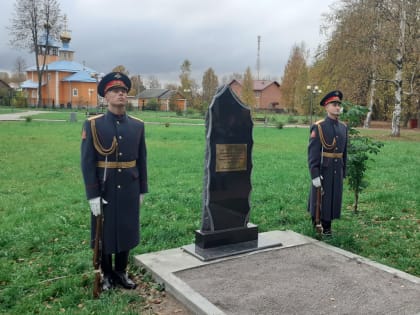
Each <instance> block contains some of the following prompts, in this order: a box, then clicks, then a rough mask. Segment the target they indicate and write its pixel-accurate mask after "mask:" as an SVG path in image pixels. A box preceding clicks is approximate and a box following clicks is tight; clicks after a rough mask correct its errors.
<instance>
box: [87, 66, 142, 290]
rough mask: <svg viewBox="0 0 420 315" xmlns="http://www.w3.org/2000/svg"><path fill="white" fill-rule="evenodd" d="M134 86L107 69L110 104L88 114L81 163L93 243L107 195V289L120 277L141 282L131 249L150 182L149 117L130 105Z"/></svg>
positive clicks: (104, 85)
mask: <svg viewBox="0 0 420 315" xmlns="http://www.w3.org/2000/svg"><path fill="white" fill-rule="evenodd" d="M130 87H131V82H130V80H129V78H128V77H127V76H126V75H124V74H123V73H119V72H112V73H109V74H108V75H106V76H105V77H104V78H103V79H102V80H101V81H100V83H99V85H98V94H99V95H101V96H102V97H105V99H106V101H107V103H108V110H107V112H106V113H105V114H101V115H97V116H94V117H91V118H89V119H88V120H86V122H85V123H84V126H83V131H82V143H81V167H82V173H83V178H84V183H85V190H86V196H87V199H88V200H89V204H90V208H91V212H92V215H91V240H92V242H91V244H92V247H93V240H94V238H95V230H96V216H97V215H98V214H99V213H100V211H101V206H100V201H101V199H100V198H102V201H103V212H102V214H103V217H104V221H103V235H102V260H101V269H102V272H103V281H102V289H103V290H109V289H111V288H113V287H114V284H116V283H117V284H120V285H122V286H123V287H124V288H127V289H134V288H135V287H136V284H135V283H134V282H133V281H132V280H131V279H130V278H129V277H128V275H127V272H126V268H127V264H128V257H129V251H130V249H132V248H134V247H135V246H137V245H138V243H139V240H140V224H139V223H140V206H141V203H142V201H143V197H144V194H145V193H146V192H147V189H148V187H147V166H146V143H145V135H144V123H143V121H141V120H139V119H137V118H134V117H131V116H129V115H127V113H126V109H125V106H126V103H127V93H128V91H129V90H130ZM113 254H114V256H115V266H114V268H113V264H112V256H113Z"/></svg>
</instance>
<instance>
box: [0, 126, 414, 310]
mask: <svg viewBox="0 0 420 315" xmlns="http://www.w3.org/2000/svg"><path fill="white" fill-rule="evenodd" d="M81 125H82V122H81V121H80V120H79V122H77V123H70V122H40V121H32V122H25V121H20V122H1V123H0V135H1V141H0V152H1V154H0V162H1V169H0V216H1V220H0V313H7V314H26V313H28V314H29V313H31V314H32V313H41V314H58V313H68V314H75V313H77V314H100V313H106V314H122V313H126V314H130V313H133V314H134V313H136V309H137V307H139V305H142V303H144V301H143V300H142V298H141V297H139V296H136V295H133V294H127V293H126V292H125V291H124V292H122V291H118V290H117V291H115V292H112V293H111V294H106V295H103V296H102V297H101V299H100V300H92V298H91V290H92V281H93V272H92V262H91V259H92V252H91V250H90V249H89V246H88V244H89V236H90V232H89V229H90V222H89V218H90V216H89V207H88V203H87V201H86V198H85V193H84V188H83V183H82V176H81V172H80V157H79V154H80V153H79V149H80V140H81V139H80V138H81ZM363 133H365V134H368V135H371V136H373V137H375V138H378V139H381V140H382V141H383V142H384V143H385V146H384V147H383V148H382V150H381V152H380V154H379V155H377V156H374V157H373V158H374V161H370V162H369V169H368V172H367V180H368V182H369V187H368V188H367V189H366V190H365V191H364V192H363V193H362V194H361V196H360V205H359V210H360V212H359V214H357V215H355V214H353V212H352V203H353V194H352V192H351V191H349V190H348V186H347V185H346V188H345V193H344V202H343V213H342V219H341V220H337V221H334V224H333V229H334V232H335V233H334V237H333V238H331V239H329V240H326V242H328V243H330V244H332V245H335V246H338V247H341V248H343V249H346V250H349V251H351V252H354V253H356V254H359V255H362V256H364V257H368V258H370V259H373V260H375V261H378V262H381V263H383V264H386V265H389V266H392V267H394V268H398V269H400V270H402V271H405V272H408V273H410V274H413V275H416V276H420V233H419V232H420V193H419V191H420V171H419V168H420V133H419V131H418V130H417V131H403V134H402V136H401V137H400V138H397V139H395V138H390V137H388V134H389V130H369V131H363ZM146 141H147V146H148V161H149V163H148V170H149V190H150V193H149V194H147V195H146V198H145V204H144V206H143V207H142V209H141V222H142V239H141V244H140V245H139V246H138V247H137V248H136V249H135V250H133V254H141V253H146V252H151V251H158V250H162V249H168V248H174V247H179V246H182V245H185V244H189V243H192V242H193V239H194V230H195V229H198V228H199V227H200V221H201V207H202V203H201V196H202V186H203V170H204V169H203V167H204V166H203V161H204V146H205V138H204V126H202V125H201V124H199V125H192V126H190V125H188V126H187V125H185V126H184V125H175V124H170V125H169V126H168V127H166V126H165V125H164V124H148V123H147V120H146ZM307 142H308V129H307V128H284V129H276V128H264V127H262V126H258V127H255V128H254V149H253V171H252V184H253V190H252V195H251V203H252V210H251V222H252V223H255V224H257V225H259V229H260V232H264V231H270V230H286V229H289V230H293V231H295V232H298V233H302V234H305V235H308V236H311V237H315V233H314V231H313V230H312V227H311V224H310V218H309V215H308V213H307V212H306V203H307V198H308V192H309V188H310V179H309V174H308V170H307V163H306V146H307ZM137 271H138V270H137V269H135V268H133V267H132V269H131V270H130V272H133V273H135V272H137Z"/></svg>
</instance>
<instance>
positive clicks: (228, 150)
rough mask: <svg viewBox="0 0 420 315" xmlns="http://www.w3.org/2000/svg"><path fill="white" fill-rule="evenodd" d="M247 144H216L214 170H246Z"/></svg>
mask: <svg viewBox="0 0 420 315" xmlns="http://www.w3.org/2000/svg"><path fill="white" fill-rule="evenodd" d="M246 157H247V144H246V143H241V144H216V172H236V171H246V164H247V159H246Z"/></svg>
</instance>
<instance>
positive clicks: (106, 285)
mask: <svg viewBox="0 0 420 315" xmlns="http://www.w3.org/2000/svg"><path fill="white" fill-rule="evenodd" d="M113 288H114V280H113V279H112V274H104V278H103V279H102V291H104V292H105V291H109V290H111V289H113Z"/></svg>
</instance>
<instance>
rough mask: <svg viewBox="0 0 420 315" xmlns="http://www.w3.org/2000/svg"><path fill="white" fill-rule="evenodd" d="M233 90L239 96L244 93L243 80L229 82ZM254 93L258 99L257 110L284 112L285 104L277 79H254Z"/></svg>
mask: <svg viewBox="0 0 420 315" xmlns="http://www.w3.org/2000/svg"><path fill="white" fill-rule="evenodd" d="M229 86H230V87H231V89H232V91H233V92H235V94H236V95H238V96H239V97H240V96H241V93H242V81H240V80H235V79H234V80H232V81H231V82H230V83H229ZM253 89H254V94H255V99H256V105H255V109H256V110H272V111H276V112H283V111H284V110H285V107H284V105H283V104H282V102H281V91H280V84H279V83H278V82H277V81H270V80H254V87H253Z"/></svg>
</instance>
